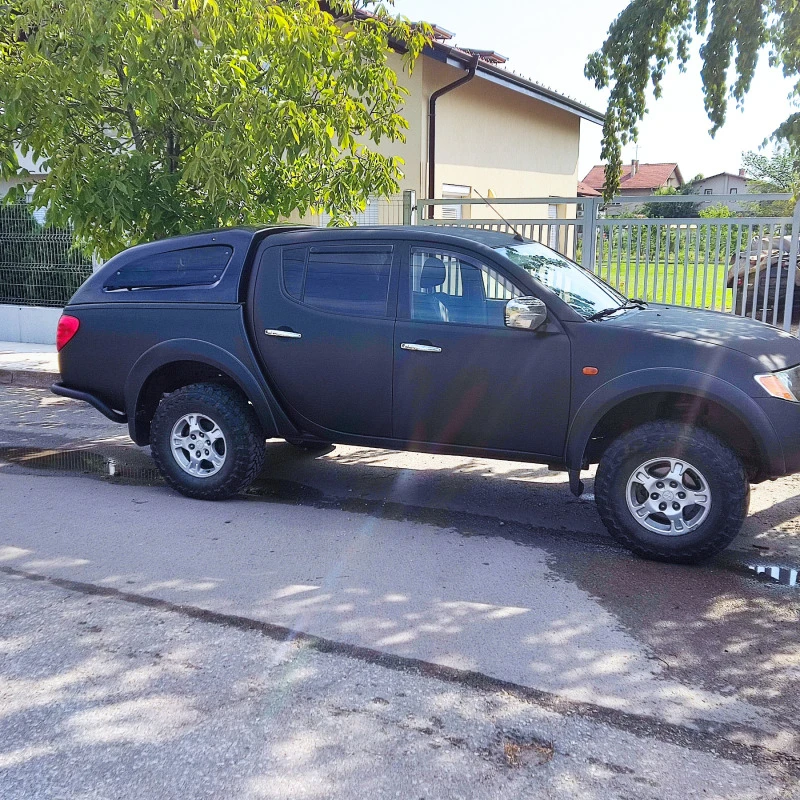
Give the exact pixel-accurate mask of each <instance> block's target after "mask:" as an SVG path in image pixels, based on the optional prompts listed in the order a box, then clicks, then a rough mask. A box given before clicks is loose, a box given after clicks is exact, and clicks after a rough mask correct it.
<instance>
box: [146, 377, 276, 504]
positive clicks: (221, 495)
mask: <svg viewBox="0 0 800 800" xmlns="http://www.w3.org/2000/svg"><path fill="white" fill-rule="evenodd" d="M150 449H151V451H152V454H153V460H154V461H155V462H156V466H157V467H158V468H159V470H160V471H161V474H162V475H163V476H164V480H165V481H166V482H167V483H168V484H169V485H170V486H171V487H172V488H173V489H177V490H178V491H179V492H181V493H182V494H185V495H186V496H187V497H194V498H197V499H199V500H225V499H227V498H229V497H233V496H234V495H236V494H238V493H239V492H240V491H242V490H243V489H246V488H247V487H248V486H249V485H250V484H251V483H252V482H253V481H254V480H255V479H256V478H257V477H258V474H259V472H260V471H261V469H262V467H263V466H264V458H265V455H266V450H265V439H264V435H263V432H262V431H261V427H260V426H259V424H258V420H257V419H256V415H255V412H254V411H253V407H252V406H251V405H250V404H249V403H248V402H247V400H246V399H245V398H244V397H243V396H242V395H241V394H240V393H239V392H238V391H236V390H235V389H232V388H229V387H227V386H219V385H216V384H211V383H196V384H192V385H191V386H184V387H183V388H182V389H178V390H177V391H176V392H173V393H172V394H169V395H167V396H166V397H164V399H163V400H162V401H161V402H160V403H159V405H158V408H157V409H156V413H155V415H154V417H153V423H152V425H151V428H150Z"/></svg>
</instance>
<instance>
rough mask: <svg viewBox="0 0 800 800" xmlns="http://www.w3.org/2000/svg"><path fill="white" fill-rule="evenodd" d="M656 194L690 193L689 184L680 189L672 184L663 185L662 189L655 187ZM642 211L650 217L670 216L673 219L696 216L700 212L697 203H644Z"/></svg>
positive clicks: (691, 192)
mask: <svg viewBox="0 0 800 800" xmlns="http://www.w3.org/2000/svg"><path fill="white" fill-rule="evenodd" d="M655 193H656V195H659V196H662V197H664V196H672V195H683V196H685V195H691V194H694V192H693V191H692V186H691V184H687V185H686V186H684V187H683V188H681V190H680V191H678V190H677V189H676V188H674V187H673V186H665V187H663V188H662V189H656V192H655ZM642 213H643V214H644V215H645V216H646V217H650V218H651V219H660V218H662V217H672V218H674V219H681V218H688V217H692V218H694V217H697V216H699V213H700V206H699V204H698V203H645V204H644V205H643V206H642Z"/></svg>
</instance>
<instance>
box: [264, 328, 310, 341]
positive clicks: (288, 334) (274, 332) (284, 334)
mask: <svg viewBox="0 0 800 800" xmlns="http://www.w3.org/2000/svg"><path fill="white" fill-rule="evenodd" d="M264 333H265V334H266V335H267V336H277V337H278V338H280V339H302V338H303V334H302V333H297V332H296V331H282V330H278V329H277V328H267V329H266V330H265V331H264Z"/></svg>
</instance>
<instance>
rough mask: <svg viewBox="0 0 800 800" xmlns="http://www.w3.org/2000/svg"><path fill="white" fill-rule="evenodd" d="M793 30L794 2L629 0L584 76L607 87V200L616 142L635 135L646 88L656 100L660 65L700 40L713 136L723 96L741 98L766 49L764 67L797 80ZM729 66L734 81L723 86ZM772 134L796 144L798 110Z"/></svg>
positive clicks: (681, 59) (798, 19)
mask: <svg viewBox="0 0 800 800" xmlns="http://www.w3.org/2000/svg"><path fill="white" fill-rule="evenodd" d="M799 34H800V7H798V4H797V0H739V1H738V2H731V0H631V2H630V4H629V5H628V7H627V8H626V9H625V10H624V11H623V12H622V13H621V14H620V15H619V16H618V17H617V18H616V20H615V21H614V22H613V23H612V24H611V27H610V28H609V31H608V38H607V39H606V41H605V42H604V43H603V46H602V47H601V48H600V50H598V51H597V52H595V53H593V54H592V55H591V56H590V57H589V61H588V63H587V65H586V76H587V77H588V78H590V79H591V80H593V81H594V82H595V85H596V86H597V87H598V88H606V87H610V88H611V94H610V97H609V103H608V111H607V113H606V119H605V124H604V126H603V148H602V156H603V158H604V159H606V160H607V161H608V167H607V168H606V182H605V195H606V199H607V200H610V199H611V198H612V197H613V195H614V194H615V193H616V192H617V191H618V189H619V178H620V174H621V169H622V147H623V145H625V144H627V143H628V142H629V141H631V140H635V139H636V136H637V133H638V123H639V122H640V121H641V120H642V119H643V117H644V114H645V113H646V110H647V102H646V93H647V88H648V85H650V84H652V87H653V93H654V95H655V97H659V96H660V95H661V84H662V80H663V78H664V73H665V70H666V68H667V65H668V64H669V63H670V62H672V61H674V60H675V59H676V58H677V60H678V63H679V65H680V68H681V69H682V70H683V69H685V68H686V63H687V61H688V60H689V51H690V47H689V46H690V44H691V41H692V37H693V35H696V36H698V37H699V38H700V39H702V40H704V43H703V45H702V46H701V47H700V58H701V59H702V62H703V66H702V70H701V75H702V79H703V93H704V97H705V107H706V111H707V113H708V116H709V119H710V120H711V134H712V136H713V135H714V134H715V133H716V132H717V130H719V128H720V127H721V126H722V125H723V123H724V122H725V117H726V114H727V110H728V100H729V98H732V99H733V100H734V101H735V102H736V103H737V104H741V103H742V102H743V101H744V98H745V96H746V94H747V92H748V91H749V89H750V85H751V83H752V80H753V74H754V73H755V69H756V65H757V63H758V59H759V56H760V55H761V53H762V51H763V50H764V49H765V48H769V58H770V64H772V65H774V66H776V67H780V68H781V69H782V71H783V74H784V75H786V76H792V77H798V78H800V35H799ZM731 68H732V72H733V75H735V80H734V81H733V82H732V84H731V85H730V86H729V80H728V75H729V70H730V69H731ZM773 136H774V137H775V138H776V140H783V141H786V142H788V144H789V146H790V147H791V148H793V149H795V150H796V149H797V148H799V147H800V112H795V113H793V114H791V115H790V116H789V117H788V119H787V120H786V121H785V122H784V123H783V124H782V125H781V126H780V127H779V128H778V129H777V130H776V131H775V132H774V134H773Z"/></svg>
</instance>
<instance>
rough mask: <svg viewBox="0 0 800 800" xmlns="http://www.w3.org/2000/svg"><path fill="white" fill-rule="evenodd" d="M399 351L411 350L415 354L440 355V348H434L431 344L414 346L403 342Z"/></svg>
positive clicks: (414, 344)
mask: <svg viewBox="0 0 800 800" xmlns="http://www.w3.org/2000/svg"><path fill="white" fill-rule="evenodd" d="M400 349H401V350H413V351H414V352H416V353H441V352H442V348H441V347H435V346H434V345H432V344H416V343H413V344H412V343H411V342H403V343H402V344H401V345H400Z"/></svg>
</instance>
